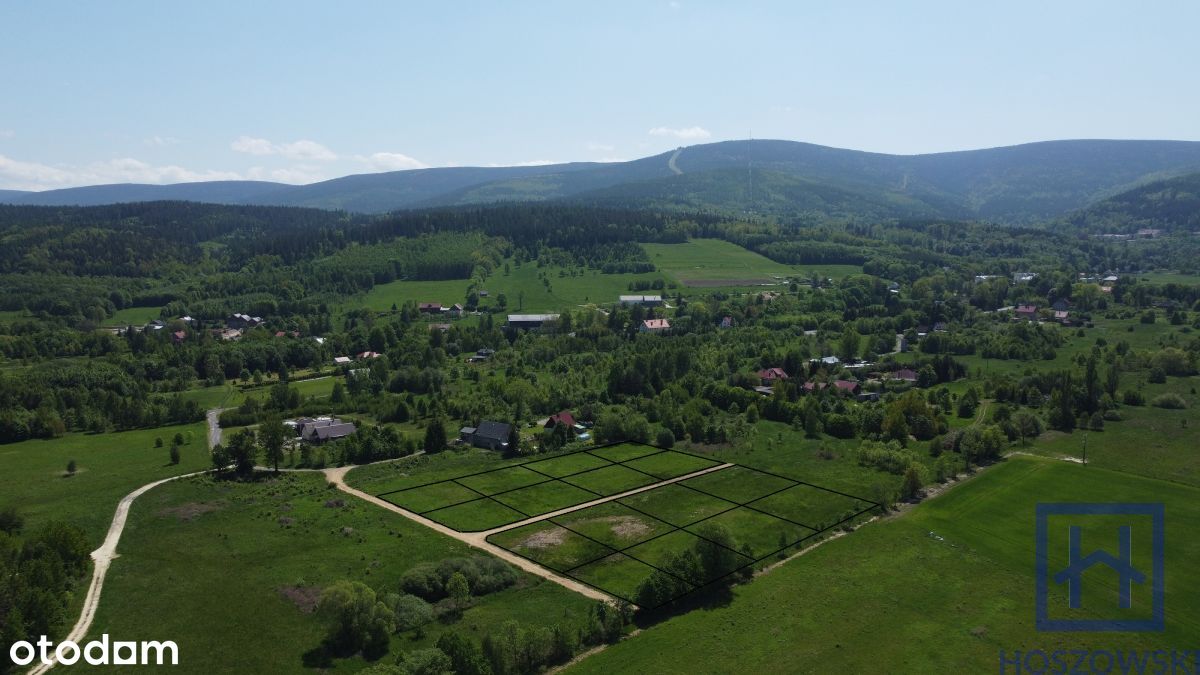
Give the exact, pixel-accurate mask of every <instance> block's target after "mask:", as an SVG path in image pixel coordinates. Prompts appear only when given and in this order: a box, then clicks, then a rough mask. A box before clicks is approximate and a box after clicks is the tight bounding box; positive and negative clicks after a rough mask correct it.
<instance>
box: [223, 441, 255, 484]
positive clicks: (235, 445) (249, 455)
mask: <svg viewBox="0 0 1200 675" xmlns="http://www.w3.org/2000/svg"><path fill="white" fill-rule="evenodd" d="M225 450H226V452H227V453H228V455H229V462H231V463H232V464H233V472H234V473H235V474H237V476H238V477H239V478H246V477H248V476H250V475H251V474H253V473H254V457H255V455H256V454H257V452H256V451H257V450H258V446H257V444H256V443H255V441H254V432H253V431H251V430H249V429H242V430H241V431H239V432H237V433H236V434H234V435H233V438H231V439H230V440H229V445H228V446H226V447H225Z"/></svg>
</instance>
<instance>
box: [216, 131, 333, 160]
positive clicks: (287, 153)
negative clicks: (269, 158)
mask: <svg viewBox="0 0 1200 675" xmlns="http://www.w3.org/2000/svg"><path fill="white" fill-rule="evenodd" d="M229 147H230V148H231V149H232V150H234V151H236V152H245V153H248V154H251V155H280V156H282V157H286V158H288V159H307V160H317V161H322V162H329V161H333V160H335V159H337V158H338V156H337V153H335V152H334V151H332V150H330V149H329V148H327V147H325V146H323V145H321V144H320V143H317V142H316V141H310V140H306V139H301V140H298V141H293V142H291V143H272V142H271V141H269V140H267V139H265V138H254V137H252V136H239V137H238V138H237V139H235V140H234V141H233V142H232V143H230V144H229Z"/></svg>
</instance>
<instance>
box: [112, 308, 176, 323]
mask: <svg viewBox="0 0 1200 675" xmlns="http://www.w3.org/2000/svg"><path fill="white" fill-rule="evenodd" d="M161 312H162V307H126V308H125V309H118V310H117V311H116V313H115V314H113V315H112V316H110V317H108V318H107V319H105V320H104V321H102V322H100V325H101V326H106V327H107V326H112V327H117V326H144V325H146V324H148V323H150V322H151V321H153V320H155V319H157V318H159V314H160V313H161ZM164 321H165V319H164Z"/></svg>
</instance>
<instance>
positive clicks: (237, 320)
mask: <svg viewBox="0 0 1200 675" xmlns="http://www.w3.org/2000/svg"><path fill="white" fill-rule="evenodd" d="M262 322H263V320H262V317H261V316H250V315H249V314H232V315H230V316H229V318H227V319H225V326H226V327H228V328H254V327H256V326H261V325H262Z"/></svg>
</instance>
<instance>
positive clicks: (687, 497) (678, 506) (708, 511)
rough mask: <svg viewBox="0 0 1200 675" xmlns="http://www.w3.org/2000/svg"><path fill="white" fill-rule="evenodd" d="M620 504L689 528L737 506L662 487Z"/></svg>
mask: <svg viewBox="0 0 1200 675" xmlns="http://www.w3.org/2000/svg"><path fill="white" fill-rule="evenodd" d="M726 471H728V469H726ZM718 473H720V472H718ZM621 502H622V503H624V504H628V505H629V506H631V507H633V508H635V509H637V510H638V511H640V512H643V513H646V514H649V515H651V516H654V517H655V518H659V519H661V520H664V521H666V522H668V523H670V524H672V525H675V526H676V527H684V526H686V525H690V524H692V523H694V522H696V521H698V520H702V519H704V518H708V517H709V516H712V515H714V514H717V513H720V512H721V511H726V510H728V509H732V508H734V507H735V506H737V504H732V503H730V502H727V501H725V500H723V499H718V498H716V497H710V496H708V495H706V494H701V493H699V492H696V491H695V490H689V489H687V488H685V487H683V486H681V485H678V484H673V485H664V486H662V487H660V488H655V489H653V490H648V491H646V492H640V493H638V494H636V495H633V496H630V497H625V498H624V499H622V500H621Z"/></svg>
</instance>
